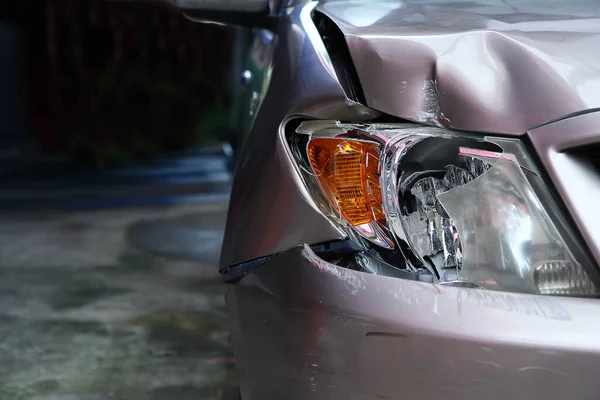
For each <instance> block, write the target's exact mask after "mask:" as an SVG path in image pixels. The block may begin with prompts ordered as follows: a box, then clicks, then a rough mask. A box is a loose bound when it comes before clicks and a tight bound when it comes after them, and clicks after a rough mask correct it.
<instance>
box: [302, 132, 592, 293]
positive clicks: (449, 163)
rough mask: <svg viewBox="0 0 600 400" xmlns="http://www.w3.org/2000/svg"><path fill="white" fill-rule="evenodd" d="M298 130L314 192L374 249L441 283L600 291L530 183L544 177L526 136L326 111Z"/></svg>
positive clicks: (367, 248) (388, 260)
mask: <svg viewBox="0 0 600 400" xmlns="http://www.w3.org/2000/svg"><path fill="white" fill-rule="evenodd" d="M297 134H298V135H297V137H299V138H300V140H298V141H297V143H299V144H300V145H299V147H300V148H299V149H298V153H299V155H301V156H305V158H304V160H305V164H304V167H305V168H304V169H303V171H304V175H305V179H306V180H307V183H309V185H308V186H309V187H312V188H313V192H314V194H315V198H316V199H322V200H321V201H317V202H318V203H319V205H320V206H321V208H322V210H323V212H324V213H325V214H326V215H328V216H329V217H330V218H331V219H332V221H333V222H334V223H336V224H338V225H339V226H340V227H341V228H342V229H344V230H345V231H346V232H347V233H348V235H349V236H350V237H351V238H353V239H354V240H355V241H356V242H358V243H359V244H360V245H361V246H362V247H363V249H364V252H365V254H368V255H369V256H374V257H377V258H378V259H379V260H381V261H383V262H386V263H388V264H391V265H393V266H395V267H397V268H399V269H403V270H407V271H412V272H414V273H416V274H418V275H419V276H423V275H424V274H423V273H424V272H429V276H430V277H431V281H434V282H439V283H441V284H456V285H461V286H463V285H469V286H475V287H480V288H485V289H492V290H504V291H514V292H523V293H539V294H556V295H575V296H595V295H597V294H598V292H597V290H596V287H595V285H594V284H593V283H592V282H591V280H590V279H589V277H588V275H587V274H586V272H585V270H584V268H583V267H582V265H581V264H582V263H581V262H580V261H579V260H577V259H576V258H575V257H574V256H573V253H572V252H571V251H570V249H569V247H568V246H567V244H566V243H565V241H564V240H563V237H562V236H561V233H560V232H559V230H558V229H557V228H556V226H555V225H554V223H553V221H552V220H551V218H550V217H549V215H548V212H547V211H546V209H545V208H544V206H543V204H542V202H541V201H540V198H539V197H538V196H540V194H539V193H536V190H534V188H533V187H532V184H531V179H535V180H536V182H537V183H538V184H539V182H541V179H540V178H539V176H538V175H537V174H536V173H535V166H534V164H533V162H531V160H530V158H529V156H528V155H527V152H526V151H525V149H524V148H523V147H522V146H521V144H520V142H519V141H518V140H509V139H501V138H488V137H486V138H482V137H471V136H469V135H467V134H460V133H454V132H449V131H447V130H443V129H439V128H431V127H423V126H419V125H414V124H394V125H383V124H373V125H365V126H363V125H353V124H341V123H335V122H324V121H319V122H314V121H313V122H305V123H303V124H302V125H301V126H300V127H299V128H298V129H297ZM299 162H301V163H302V157H300V158H299ZM317 191H319V192H320V193H316V192H317ZM323 194H324V196H323Z"/></svg>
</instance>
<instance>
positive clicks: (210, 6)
mask: <svg viewBox="0 0 600 400" xmlns="http://www.w3.org/2000/svg"><path fill="white" fill-rule="evenodd" d="M172 1H173V4H175V6H176V7H178V8H182V9H186V10H205V11H208V10H211V11H233V12H251V13H252V12H261V11H262V12H266V11H267V8H268V6H269V5H268V2H267V0H172Z"/></svg>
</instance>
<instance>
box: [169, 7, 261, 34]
mask: <svg viewBox="0 0 600 400" xmlns="http://www.w3.org/2000/svg"><path fill="white" fill-rule="evenodd" d="M168 1H169V2H171V3H172V4H173V5H174V6H175V7H177V8H178V9H179V10H181V11H182V12H183V13H184V14H185V16H186V17H188V18H189V19H191V20H193V21H197V22H212V23H220V24H225V25H239V26H246V27H260V28H269V27H270V26H271V24H272V22H273V21H272V18H271V17H270V16H269V11H270V10H269V2H268V0H168Z"/></svg>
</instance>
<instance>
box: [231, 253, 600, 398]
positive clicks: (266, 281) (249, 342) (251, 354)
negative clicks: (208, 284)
mask: <svg viewBox="0 0 600 400" xmlns="http://www.w3.org/2000/svg"><path fill="white" fill-rule="evenodd" d="M227 304H228V307H229V310H230V312H231V315H232V316H233V318H232V321H233V332H234V347H235V352H236V359H237V368H238V373H239V376H240V380H241V386H242V395H243V397H244V398H249V399H255V398H284V397H285V398H292V399H307V398H310V399H332V398H340V399H341V398H343V399H382V398H383V399H386V398H387V399H395V398H399V396H402V398H407V399H429V398H435V397H434V396H439V395H443V396H444V398H445V399H449V400H452V399H457V400H458V399H461V400H462V399H465V398H473V399H476V398H486V399H507V398H511V396H514V398H524V397H527V398H529V399H544V400H548V399H564V398H567V397H572V398H577V399H597V398H598V396H599V395H600V388H598V386H597V385H596V384H595V382H596V380H597V377H596V375H597V374H596V368H595V366H596V365H597V364H598V362H600V342H599V341H598V340H597V337H598V332H599V331H600V323H598V321H597V318H595V315H597V313H598V312H599V311H600V304H598V302H597V300H595V299H575V298H559V297H550V296H537V295H522V294H515V293H503V292H491V291H484V290H476V289H466V288H456V287H445V286H439V285H434V284H429V283H422V282H415V281H409V280H403V279H396V278H390V277H385V276H378V275H371V274H365V273H362V272H357V271H353V270H349V269H346V268H343V267H340V266H337V265H334V264H331V263H328V262H326V261H325V260H323V259H320V258H319V257H318V256H317V255H316V254H315V253H313V252H312V250H311V249H310V247H308V246H301V247H297V248H294V249H291V250H289V251H286V252H283V253H281V254H279V255H276V256H274V257H272V258H271V259H269V261H267V262H266V263H264V264H263V265H261V266H260V268H256V269H255V270H253V272H252V273H250V274H249V275H247V276H246V277H245V278H243V279H242V280H241V282H240V283H239V284H236V285H229V287H228V294H227ZM242 333H243V334H242Z"/></svg>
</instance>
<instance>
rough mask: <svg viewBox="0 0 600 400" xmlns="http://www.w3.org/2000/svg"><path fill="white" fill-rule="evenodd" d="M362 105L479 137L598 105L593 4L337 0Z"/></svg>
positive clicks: (333, 13)
mask: <svg viewBox="0 0 600 400" xmlns="http://www.w3.org/2000/svg"><path fill="white" fill-rule="evenodd" d="M318 10H319V11H321V12H323V13H324V14H326V15H328V16H329V17H330V18H332V19H333V20H334V21H335V22H336V23H337V24H338V26H339V27H340V28H341V29H342V31H343V32H344V33H345V36H346V40H347V43H348V47H349V49H350V53H351V55H352V59H353V61H354V63H355V66H356V69H357V72H358V76H359V78H360V82H361V85H362V87H363V90H364V93H365V97H366V101H367V105H368V106H370V107H372V108H374V109H376V110H379V111H382V112H384V113H387V114H391V115H394V116H397V117H401V118H405V119H408V120H413V121H417V122H421V123H425V124H430V125H443V126H446V127H449V128H453V129H460V130H469V131H476V132H493V133H505V134H522V133H524V132H525V131H526V130H527V129H529V128H531V127H533V126H536V125H539V124H543V123H544V122H547V121H550V120H553V119H557V118H560V117H563V116H565V115H568V114H571V113H574V112H579V111H583V110H586V109H590V108H595V107H600V3H597V2H596V1H595V0H572V1H566V0H563V1H555V0H554V1H543V0H537V1H533V0H520V1H515V0H487V1H469V2H453V1H444V0H437V1H427V0H408V1H382V2H373V1H356V2H354V1H348V2H346V1H341V2H337V1H333V2H329V3H325V4H321V5H320V6H319V7H318Z"/></svg>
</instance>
